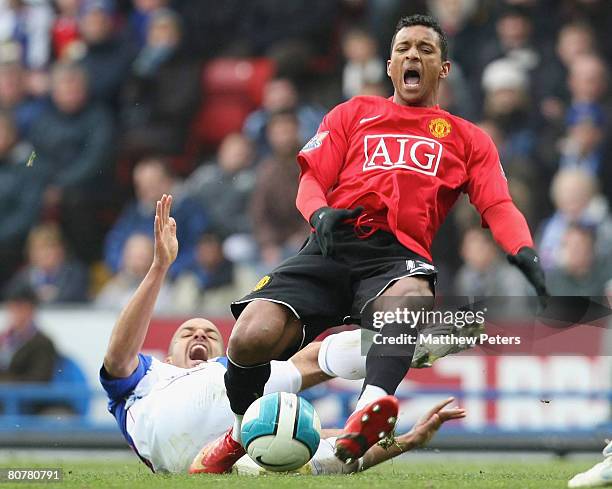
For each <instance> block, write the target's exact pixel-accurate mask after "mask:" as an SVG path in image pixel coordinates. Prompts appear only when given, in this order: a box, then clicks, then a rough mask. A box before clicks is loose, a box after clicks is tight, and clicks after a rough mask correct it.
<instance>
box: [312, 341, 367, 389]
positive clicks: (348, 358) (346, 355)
mask: <svg viewBox="0 0 612 489" xmlns="http://www.w3.org/2000/svg"><path fill="white" fill-rule="evenodd" d="M365 365H366V357H365V356H363V355H362V353H361V330H359V329H356V330H354V331H343V332H342V333H338V334H332V335H329V336H328V337H327V338H325V339H324V340H323V342H322V343H321V348H320V349H319V368H320V369H321V370H323V372H325V373H326V374H327V375H329V376H330V377H340V378H342V379H347V380H357V379H363V378H364V377H365V371H366V368H365Z"/></svg>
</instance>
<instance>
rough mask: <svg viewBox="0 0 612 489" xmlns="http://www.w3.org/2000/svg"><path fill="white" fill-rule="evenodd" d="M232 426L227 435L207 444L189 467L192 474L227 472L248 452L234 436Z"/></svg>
mask: <svg viewBox="0 0 612 489" xmlns="http://www.w3.org/2000/svg"><path fill="white" fill-rule="evenodd" d="M232 429H233V428H230V429H229V430H228V431H227V433H225V435H223V436H221V437H219V438H217V439H216V440H215V441H213V442H211V443H209V444H208V445H206V446H205V447H204V448H203V449H202V451H201V452H200V453H198V454H197V455H196V458H194V459H193V462H191V466H190V467H189V473H190V474H225V473H226V472H229V471H230V470H231V469H232V466H233V465H234V464H235V463H236V462H237V461H238V459H239V458H240V457H242V456H243V455H245V454H246V452H245V451H244V448H242V445H241V444H240V443H238V442H237V441H236V440H234V439H233V438H232Z"/></svg>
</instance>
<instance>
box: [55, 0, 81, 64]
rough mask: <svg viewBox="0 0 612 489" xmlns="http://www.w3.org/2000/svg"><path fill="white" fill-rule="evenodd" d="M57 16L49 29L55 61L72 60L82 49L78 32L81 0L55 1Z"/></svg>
mask: <svg viewBox="0 0 612 489" xmlns="http://www.w3.org/2000/svg"><path fill="white" fill-rule="evenodd" d="M55 6H56V7H57V15H56V17H55V20H54V22H53V27H52V28H51V42H52V44H53V54H54V55H55V58H56V59H60V60H61V59H65V60H69V59H74V58H75V57H76V56H78V52H79V50H81V49H82V48H83V45H82V42H81V33H80V32H79V9H80V8H81V0H55Z"/></svg>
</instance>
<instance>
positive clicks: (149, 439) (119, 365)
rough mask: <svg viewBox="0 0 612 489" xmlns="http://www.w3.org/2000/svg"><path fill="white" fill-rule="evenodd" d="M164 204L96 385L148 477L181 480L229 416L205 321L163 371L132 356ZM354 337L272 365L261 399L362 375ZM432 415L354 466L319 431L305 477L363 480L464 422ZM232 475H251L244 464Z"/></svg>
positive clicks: (164, 221) (163, 259) (149, 308)
mask: <svg viewBox="0 0 612 489" xmlns="http://www.w3.org/2000/svg"><path fill="white" fill-rule="evenodd" d="M171 204H172V197H171V196H166V195H164V196H163V197H162V198H161V200H160V201H158V203H157V208H156V214H155V223H154V228H155V233H154V234H155V253H154V259H153V263H152V265H151V268H150V270H149V272H148V273H147V275H146V276H145V278H144V279H143V281H142V283H141V284H140V286H139V287H138V289H137V291H136V292H135V294H134V296H133V297H132V299H131V300H130V302H129V303H128V304H127V306H126V307H125V308H124V309H123V311H122V312H121V314H120V316H119V319H118V320H117V323H116V325H115V327H114V329H113V332H112V334H111V338H110V341H109V345H108V349H107V351H106V355H105V357H104V364H103V366H102V368H101V369H100V382H101V383H102V386H103V387H104V389H105V391H106V392H107V394H108V397H109V411H110V412H111V413H112V414H113V416H114V417H115V419H116V420H117V423H118V425H119V428H120V430H121V432H122V434H123V436H124V437H125V439H126V440H127V442H128V444H129V445H130V446H131V447H132V448H133V449H134V451H135V452H136V454H137V455H138V456H139V457H140V459H141V460H142V461H143V462H144V463H145V464H147V465H148V466H149V467H150V468H151V469H152V470H153V471H155V472H187V471H188V470H190V466H191V468H192V469H194V468H195V470H194V471H196V472H197V467H198V464H199V463H200V459H201V456H202V453H201V449H202V447H204V446H206V445H207V444H208V443H209V442H211V441H212V440H214V439H215V438H217V437H218V436H220V435H221V434H222V433H224V432H226V431H227V430H228V428H229V427H231V426H232V424H233V414H232V412H231V409H230V406H229V400H228V398H227V395H226V391H225V383H224V379H223V376H224V374H225V371H226V368H225V365H226V364H225V362H226V359H225V358H224V357H222V355H223V351H224V347H223V340H222V338H221V334H220V333H219V330H218V329H217V328H216V327H215V325H214V324H213V323H211V322H210V321H208V320H206V319H201V318H195V319H190V320H188V321H186V322H185V323H183V324H182V325H181V326H179V328H178V329H177V330H176V332H175V333H174V336H173V338H172V340H171V343H170V347H169V349H168V356H167V358H166V360H165V362H161V361H159V360H157V359H154V358H152V357H151V356H148V355H143V354H142V353H140V350H141V349H142V345H143V342H144V339H145V336H146V333H147V330H148V326H149V322H150V320H151V317H152V315H153V309H154V306H155V302H156V299H157V296H158V294H159V290H160V288H161V286H162V284H163V281H164V279H165V276H166V273H167V271H168V269H169V267H170V265H171V264H172V263H173V261H174V259H175V258H176V255H177V251H178V241H177V239H176V222H175V221H174V219H173V218H172V217H170V207H171ZM356 339H358V336H356V335H355V333H354V332H345V333H340V334H339V335H332V336H331V337H328V338H327V339H326V340H325V341H324V342H323V343H312V344H311V345H309V346H308V347H306V348H305V349H304V350H302V351H300V352H299V353H297V354H296V355H294V356H293V357H292V358H291V359H290V360H289V361H287V362H273V363H272V375H271V377H270V380H269V381H268V383H267V384H266V389H265V390H266V392H278V391H285V392H297V391H299V390H301V389H305V388H308V387H310V386H312V385H315V384H317V383H319V382H322V381H324V380H327V379H330V378H332V377H333V376H342V377H344V378H349V379H354V378H362V377H363V375H364V373H365V361H364V360H365V359H364V358H363V357H361V356H360V349H359V344H358V341H356ZM450 402H452V400H451V399H447V400H446V401H443V402H441V403H440V404H438V405H437V406H435V407H434V408H433V409H432V410H431V411H430V412H429V413H428V414H427V415H426V416H425V417H424V418H423V419H422V420H421V421H420V422H419V423H417V424H416V425H415V427H414V428H413V429H412V430H411V431H410V432H409V433H407V434H405V435H403V436H400V437H398V439H397V442H398V444H397V445H396V446H394V447H393V448H392V449H390V450H384V449H383V448H381V447H379V446H374V447H372V448H371V450H370V451H368V453H366V455H365V456H364V457H363V458H362V459H360V460H358V461H355V462H354V463H353V464H349V465H345V464H342V463H341V462H340V461H339V460H338V459H337V458H335V457H334V454H333V447H334V441H335V438H333V436H335V435H336V434H337V432H338V430H335V431H330V430H324V433H323V438H324V439H323V440H322V442H321V445H320V447H319V450H318V451H317V453H316V454H315V456H314V457H313V460H312V461H311V462H310V463H309V464H308V465H307V466H306V469H304V471H306V472H308V473H312V474H317V475H318V474H330V473H347V472H355V471H358V470H364V469H366V468H368V467H370V466H373V465H376V464H378V463H381V462H382V461H384V460H387V459H389V458H391V457H393V456H396V455H398V454H400V453H403V452H404V451H407V450H410V449H412V448H414V447H415V446H418V445H420V444H422V443H424V442H426V441H427V440H428V439H429V438H431V436H433V434H434V433H435V432H436V431H437V429H438V428H439V427H440V425H441V424H442V423H443V422H445V421H447V420H449V419H457V418H461V417H463V416H465V412H464V410H462V409H457V408H454V409H444V408H445V407H446V406H447V405H448V404H449V403H450ZM236 470H237V471H238V472H240V473H259V472H258V470H259V469H258V468H256V467H253V466H252V465H251V464H249V463H248V461H247V460H245V461H243V463H239V464H236Z"/></svg>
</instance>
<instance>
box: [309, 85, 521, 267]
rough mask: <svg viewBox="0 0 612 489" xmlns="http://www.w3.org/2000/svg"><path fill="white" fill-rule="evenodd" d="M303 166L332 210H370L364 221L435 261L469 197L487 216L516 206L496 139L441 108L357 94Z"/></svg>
mask: <svg viewBox="0 0 612 489" xmlns="http://www.w3.org/2000/svg"><path fill="white" fill-rule="evenodd" d="M298 163H299V164H300V166H301V168H302V171H304V170H305V169H306V168H310V169H311V171H312V172H313V173H314V176H315V177H316V179H317V180H318V181H319V183H320V185H321V187H322V188H323V190H324V191H325V192H326V198H327V202H328V204H329V206H330V207H335V208H354V207H356V206H358V205H361V206H363V207H364V208H365V211H364V212H365V213H366V214H367V215H366V216H365V219H363V220H362V221H361V222H363V223H364V224H365V225H367V224H369V223H371V224H374V225H376V226H377V227H379V228H381V229H384V230H387V231H390V232H392V233H393V234H395V236H396V237H397V238H398V240H399V241H400V242H401V243H402V244H403V245H404V246H406V247H407V248H409V249H410V250H412V251H414V252H416V253H418V254H420V255H422V256H424V257H426V258H428V259H430V260H431V252H430V248H431V242H432V240H433V238H434V236H435V234H436V232H437V231H438V228H439V227H440V225H441V224H442V222H443V221H444V219H445V217H446V215H447V214H448V212H449V210H450V209H451V207H452V206H453V204H454V203H455V201H456V200H457V198H458V196H459V194H460V193H461V192H466V193H467V194H468V196H469V198H470V201H471V202H472V204H474V205H475V206H476V209H477V210H478V212H479V213H480V214H481V215H482V213H483V212H484V211H485V210H486V209H487V208H488V207H490V206H492V205H495V204H498V203H500V202H504V201H511V198H510V194H509V192H508V184H507V181H506V177H505V175H504V172H503V169H502V167H501V163H500V161H499V156H498V154H497V149H496V148H495V145H494V144H493V141H492V140H491V138H490V137H489V136H488V135H487V134H486V133H485V132H484V131H482V130H481V129H480V128H478V127H477V126H475V125H474V124H472V123H470V122H468V121H466V120H464V119H461V118H460V117H456V116H454V115H452V114H450V113H448V112H446V111H444V110H441V109H440V108H439V107H427V108H424V107H406V106H402V105H398V104H396V103H394V102H393V101H392V99H385V98H382V97H370V96H359V97H354V98H352V99H351V100H349V101H348V102H345V103H343V104H340V105H338V106H336V107H335V108H334V109H332V110H331V111H330V112H329V113H328V114H327V115H326V116H325V118H324V119H323V122H322V123H321V125H320V126H319V130H318V132H317V134H316V135H315V136H314V137H313V138H312V139H311V140H310V141H309V142H308V143H307V144H306V145H305V146H304V148H302V150H301V151H300V153H299V154H298Z"/></svg>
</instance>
